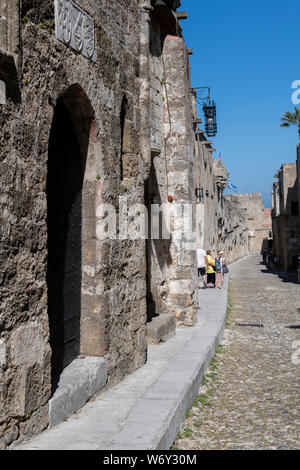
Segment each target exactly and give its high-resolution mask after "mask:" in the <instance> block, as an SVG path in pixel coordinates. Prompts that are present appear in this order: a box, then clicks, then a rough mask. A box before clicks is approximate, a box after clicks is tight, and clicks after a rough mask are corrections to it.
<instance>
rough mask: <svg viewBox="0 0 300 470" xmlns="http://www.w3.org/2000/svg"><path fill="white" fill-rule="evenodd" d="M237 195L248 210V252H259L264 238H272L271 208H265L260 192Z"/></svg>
mask: <svg viewBox="0 0 300 470" xmlns="http://www.w3.org/2000/svg"><path fill="white" fill-rule="evenodd" d="M237 197H238V198H239V200H240V202H241V204H242V206H243V207H244V208H245V209H247V211H248V221H249V225H248V229H249V250H250V253H251V254H257V253H261V250H262V247H263V243H264V240H271V239H272V217H271V209H266V208H265V205H264V203H263V200H262V197H261V194H260V193H252V194H239V195H238V196H237Z"/></svg>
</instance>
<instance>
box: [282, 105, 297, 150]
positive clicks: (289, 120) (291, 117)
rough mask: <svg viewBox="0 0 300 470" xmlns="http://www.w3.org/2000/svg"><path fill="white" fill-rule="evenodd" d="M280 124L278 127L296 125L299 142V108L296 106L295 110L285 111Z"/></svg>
mask: <svg viewBox="0 0 300 470" xmlns="http://www.w3.org/2000/svg"><path fill="white" fill-rule="evenodd" d="M281 121H282V124H281V125H280V127H290V126H293V125H295V126H298V134H299V142H300V108H296V106H295V112H294V113H290V112H289V111H287V112H286V113H285V114H284V116H283V117H282V118H281Z"/></svg>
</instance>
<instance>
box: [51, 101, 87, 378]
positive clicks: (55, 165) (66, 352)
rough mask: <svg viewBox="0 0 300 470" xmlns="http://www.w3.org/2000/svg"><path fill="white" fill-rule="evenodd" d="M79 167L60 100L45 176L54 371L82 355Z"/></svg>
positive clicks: (74, 138) (75, 144) (74, 140)
mask: <svg viewBox="0 0 300 470" xmlns="http://www.w3.org/2000/svg"><path fill="white" fill-rule="evenodd" d="M82 166H83V165H82V162H81V153H80V147H79V143H78V140H77V136H76V130H75V128H74V125H73V122H72V120H71V117H70V114H69V112H68V110H67V107H66V105H65V104H64V102H63V100H62V99H60V100H59V101H58V103H57V106H56V109H55V112H54V117H53V122H52V128H51V133H50V140H49V153H48V175H47V229H48V269H47V285H48V315H49V328H50V345H51V349H52V375H54V376H55V375H59V374H60V373H61V372H62V370H63V369H64V368H65V367H66V366H68V365H69V364H70V363H71V362H72V361H73V360H74V359H76V357H78V355H79V354H80V320H81V318H80V317H81V285H82V233H81V230H82V188H83V171H82Z"/></svg>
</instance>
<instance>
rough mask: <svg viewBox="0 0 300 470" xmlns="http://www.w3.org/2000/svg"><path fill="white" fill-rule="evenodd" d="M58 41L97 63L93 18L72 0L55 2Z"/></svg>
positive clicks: (57, 0)
mask: <svg viewBox="0 0 300 470" xmlns="http://www.w3.org/2000/svg"><path fill="white" fill-rule="evenodd" d="M54 5H55V33H56V37H57V39H59V41H61V42H63V43H64V44H66V45H67V46H70V47H72V49H74V50H75V51H77V52H79V53H80V54H82V55H84V56H85V57H87V58H88V59H90V60H92V61H93V62H96V58H97V57H96V47H95V23H94V20H93V18H92V17H91V16H90V15H88V14H87V13H86V12H85V11H83V10H82V9H81V8H80V7H78V6H77V5H75V3H74V2H72V1H71V0H54Z"/></svg>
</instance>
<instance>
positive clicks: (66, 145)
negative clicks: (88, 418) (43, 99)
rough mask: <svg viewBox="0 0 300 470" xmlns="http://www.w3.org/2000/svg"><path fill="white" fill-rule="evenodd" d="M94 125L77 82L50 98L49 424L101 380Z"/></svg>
mask: <svg viewBox="0 0 300 470" xmlns="http://www.w3.org/2000/svg"><path fill="white" fill-rule="evenodd" d="M98 130H99V128H98V123H97V121H96V120H95V115H94V111H93V108H92V106H91V103H90V101H89V99H88V97H87V96H86V94H85V92H84V91H83V89H82V88H81V86H80V85H73V86H71V87H70V88H68V89H67V91H66V92H65V93H63V94H62V95H61V96H60V97H59V98H58V99H57V101H56V107H55V110H54V116H53V122H52V127H51V132H50V138H49V147H48V174H47V209H48V214H47V228H48V267H47V284H48V317H49V330H50V345H51V350H52V398H51V400H50V404H49V420H50V426H55V425H56V424H58V423H60V422H62V421H63V420H64V419H66V418H68V417H69V416H70V415H71V414H72V413H74V412H75V411H77V410H78V409H80V408H81V407H82V406H83V405H84V404H85V403H86V402H87V401H88V400H89V399H90V398H91V397H92V396H93V395H95V394H96V393H98V392H99V391H100V390H101V388H103V387H104V386H105V384H106V381H107V364H106V361H105V359H104V357H103V356H105V354H106V352H107V346H106V344H107V341H106V336H105V335H106V328H105V319H104V316H105V315H104V313H103V307H102V303H103V301H102V299H101V292H102V291H100V293H99V284H98V279H97V269H98V268H97V267H99V265H100V263H101V259H102V245H101V242H100V241H98V240H97V239H96V213H97V207H98V206H99V205H101V203H102V201H103V182H102V179H101V177H100V174H101V165H100V160H101V148H100V142H99V137H98V134H99V133H98Z"/></svg>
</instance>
